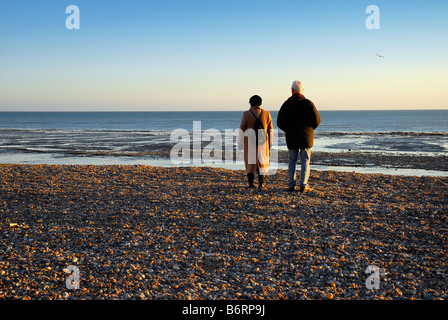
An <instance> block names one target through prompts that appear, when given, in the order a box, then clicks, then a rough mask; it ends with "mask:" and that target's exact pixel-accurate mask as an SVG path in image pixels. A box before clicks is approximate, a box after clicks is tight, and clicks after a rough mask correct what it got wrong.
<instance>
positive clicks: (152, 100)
mask: <svg viewBox="0 0 448 320" xmlns="http://www.w3.org/2000/svg"><path fill="white" fill-rule="evenodd" d="M70 5H76V6H77V7H78V8H79V12H80V15H79V22H80V25H79V26H80V28H79V29H68V28H67V26H66V20H67V18H69V21H71V22H73V21H72V20H71V19H70V16H71V13H66V8H67V7H68V6H70ZM369 5H376V6H377V7H378V9H379V20H378V21H379V29H368V28H367V27H366V20H368V19H369V16H370V15H371V13H366V8H367V7H368V6H369ZM447 15H448V1H446V0H431V1H414V0H409V1H402V0H387V1H383V0H369V1H364V0H341V1H337V0H313V1H309V0H306V1H302V0H295V1H285V0H257V1H253V0H238V1H234V0H181V1H179V0H172V1H163V0H126V1H125V0H94V1H93V0H69V1H66V0H28V1H24V0H2V2H1V5H0V43H1V45H0V111H177V110H179V111H184V110H201V111H207V110H213V111H221V110H222V111H225V110H229V111H237V110H243V109H245V108H247V107H248V105H249V104H248V100H249V98H250V97H251V96H252V95H255V94H258V95H260V96H261V97H262V98H263V105H262V106H263V107H264V108H265V109H268V110H278V109H279V108H280V106H281V104H282V103H283V102H284V101H285V100H286V99H287V98H288V97H289V96H290V94H291V91H290V88H291V83H292V81H293V80H300V81H302V83H303V85H304V88H305V90H304V92H303V94H304V95H305V96H306V97H307V98H309V99H310V100H311V101H313V102H314V104H315V105H316V107H317V108H318V110H349V109H359V110H376V109H448V94H447V93H446V92H447V90H446V88H445V86H446V85H447V84H448V54H447V53H448V41H447V37H446V35H447V34H448V16H447ZM375 21H376V20H375ZM377 54H379V55H381V56H384V57H379V56H378V55H377Z"/></svg>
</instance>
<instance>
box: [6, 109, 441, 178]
mask: <svg viewBox="0 0 448 320" xmlns="http://www.w3.org/2000/svg"><path fill="white" fill-rule="evenodd" d="M243 111H244V110H241V111H222V112H221V111H210V112H208V111H194V112H193V111H192V112H187V111H182V112H0V163H20V164H93V165H104V164H145V165H157V166H173V165H176V164H173V163H172V161H170V159H167V158H165V159H154V157H149V156H148V154H150V151H153V150H158V149H159V150H167V149H170V148H172V147H173V145H174V144H175V143H176V142H175V141H174V140H173V137H172V134H173V133H174V132H184V133H188V134H189V135H190V136H191V143H193V142H194V139H198V138H197V137H198V135H197V134H194V131H195V130H196V131H197V130H199V131H200V132H201V133H205V132H221V133H222V137H225V132H226V131H230V130H235V129H238V128H239V125H240V121H241V117H242V113H243ZM270 113H271V116H272V119H273V126H274V129H275V130H278V128H277V126H276V119H277V114H278V111H270ZM319 113H320V115H321V118H322V122H321V125H320V126H319V127H318V128H317V129H316V130H315V140H314V147H313V151H325V152H341V151H360V152H381V153H387V154H407V155H409V154H411V155H416V156H418V155H446V154H447V150H448V110H387V111H384V110H381V111H380V110H375V111H358V110H357V111H320V112H319ZM210 130H212V131H210ZM276 132H277V133H278V134H277V140H276V145H275V146H274V148H277V149H279V150H286V143H285V137H284V134H283V132H282V131H281V130H278V131H276ZM199 139H201V135H199ZM235 140H236V139H235ZM232 143H234V144H236V141H233V142H232ZM192 165H193V163H192ZM195 165H197V163H196V164H195ZM200 165H206V164H200ZM214 166H218V167H225V168H234V169H242V168H243V164H242V163H234V164H229V163H224V161H223V163H215V164H214ZM312 167H313V166H312ZM317 169H319V168H317ZM321 169H325V168H321ZM339 169H340V168H339ZM347 170H351V168H349V167H348V168H347ZM368 170H370V171H372V168H369V169H368ZM385 170H386V171H387V169H385V168H378V170H377V171H378V172H380V173H384V172H385ZM357 171H360V169H359V168H358V169H357ZM386 173H387V172H386ZM397 173H398V174H399V173H400V172H396V171H395V172H394V174H397Z"/></svg>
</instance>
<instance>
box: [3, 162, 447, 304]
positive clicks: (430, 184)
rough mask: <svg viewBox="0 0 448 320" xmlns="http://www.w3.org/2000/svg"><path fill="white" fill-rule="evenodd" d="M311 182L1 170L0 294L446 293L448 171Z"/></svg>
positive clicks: (150, 170)
mask: <svg viewBox="0 0 448 320" xmlns="http://www.w3.org/2000/svg"><path fill="white" fill-rule="evenodd" d="M310 184H311V186H312V187H313V188H314V191H313V192H310V193H305V194H301V193H298V192H286V191H285V190H286V186H287V172H286V171H284V170H279V171H278V172H277V174H275V175H272V176H268V178H267V186H266V187H265V188H264V189H258V188H255V189H249V188H247V184H246V179H245V174H244V172H243V171H238V170H226V169H220V168H208V167H200V168H196V167H188V168H186V167H174V168H162V167H149V166H143V165H129V166H125V165H117V166H114V165H110V166H90V165H14V164H1V165H0V214H1V219H0V230H1V232H0V248H1V249H0V255H1V258H0V299H20V300H34V299H44V300H52V299H64V300H65V299H67V300H71V299H80V300H115V299H117V300H128V299H133V300H134V299H138V300H140V299H150V300H157V299H163V300H183V299H195V300H196V299H206V300H208V299H226V300H227V299H229V300H230V299H260V300H262V299H293V300H307V299H311V300H317V299H326V300H338V299H341V300H371V299H375V300H377V299H378V300H379V299H386V300H389V299H393V300H395V299H404V300H412V299H419V300H439V299H446V298H447V297H448V289H447V287H448V285H447V283H448V279H447V276H448V273H447V270H448V252H447V245H446V244H447V242H448V221H447V220H448V219H447V213H448V201H447V199H446V194H448V179H447V178H446V177H428V176H423V177H416V176H391V175H382V174H360V173H356V172H335V171H315V170H312V171H311V177H310ZM69 266H75V267H77V268H78V270H79V288H78V289H69V288H68V287H67V283H66V281H67V278H68V277H69V276H70V273H69V272H67V268H69ZM369 266H376V267H377V268H378V274H377V276H378V277H377V278H375V281H376V282H375V281H374V282H370V284H372V283H375V284H376V285H377V286H376V287H375V288H370V289H369V288H368V286H367V283H368V282H369V279H371V278H369V276H371V275H372V274H371V273H367V272H366V270H367V268H368V267H369ZM370 287H371V286H370Z"/></svg>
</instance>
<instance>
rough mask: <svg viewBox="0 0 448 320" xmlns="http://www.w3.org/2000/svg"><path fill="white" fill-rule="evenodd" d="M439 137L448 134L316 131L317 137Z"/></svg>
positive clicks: (447, 133)
mask: <svg viewBox="0 0 448 320" xmlns="http://www.w3.org/2000/svg"><path fill="white" fill-rule="evenodd" d="M388 135H389V136H418V137H425V136H428V137H430V136H438V137H447V136H448V132H440V131H434V132H415V131H364V132H361V131H328V132H327V131H324V132H319V131H315V136H388Z"/></svg>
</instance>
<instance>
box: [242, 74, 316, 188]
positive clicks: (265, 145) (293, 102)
mask: <svg viewBox="0 0 448 320" xmlns="http://www.w3.org/2000/svg"><path fill="white" fill-rule="evenodd" d="M291 92H292V96H291V97H289V98H288V100H286V101H285V102H284V103H283V105H282V107H281V108H280V111H279V113H278V117H277V127H278V128H279V129H281V130H283V131H284V132H285V136H286V145H287V147H288V150H289V167H288V168H289V185H288V189H287V190H288V191H295V190H298V191H300V192H301V193H304V192H309V191H312V188H310V187H309V186H308V178H309V175H310V159H311V148H312V146H313V136H314V129H316V128H317V127H318V126H319V124H320V115H319V113H318V112H317V109H316V107H315V106H314V104H313V103H312V102H311V101H310V100H308V99H306V98H305V97H304V96H303V95H302V92H303V86H302V83H301V82H300V81H297V80H296V81H294V82H293V83H292V86H291ZM261 101H262V100H261V98H260V97H259V96H253V97H251V98H250V100H249V103H250V109H249V110H248V111H245V112H244V114H243V119H242V120H241V125H240V129H241V130H240V132H244V133H245V134H244V136H242V135H240V138H239V143H240V145H244V163H245V166H246V174H247V178H248V181H249V187H251V188H253V187H254V178H255V173H258V182H259V183H258V187H259V188H263V187H264V184H265V176H266V174H267V172H268V168H269V149H270V145H271V144H272V142H273V136H272V132H273V131H272V118H271V114H270V113H269V111H267V110H264V109H262V108H261V107H260V106H261ZM261 127H262V128H264V129H265V130H266V131H264V130H260V131H259V130H257V128H261ZM248 129H254V130H248ZM248 131H251V132H256V133H258V132H260V133H262V132H266V134H267V136H265V137H260V136H258V134H257V135H256V136H255V135H254V138H253V139H251V135H248V134H247V133H246V132H248ZM243 139H244V144H243ZM254 142H255V143H254ZM299 154H300V162H301V171H300V181H299V183H300V185H299V188H297V186H296V184H297V182H296V163H297V158H298V157H299Z"/></svg>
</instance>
